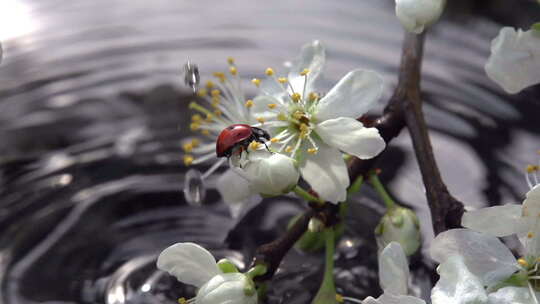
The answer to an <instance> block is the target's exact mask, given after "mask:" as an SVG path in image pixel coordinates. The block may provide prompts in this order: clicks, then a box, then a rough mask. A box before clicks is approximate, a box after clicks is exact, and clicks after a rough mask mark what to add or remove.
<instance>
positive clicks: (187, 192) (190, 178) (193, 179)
mask: <svg viewBox="0 0 540 304" xmlns="http://www.w3.org/2000/svg"><path fill="white" fill-rule="evenodd" d="M184 197H185V199H186V201H187V202H188V204H190V205H198V206H200V205H202V203H203V201H204V198H205V197H206V187H205V186H204V180H203V178H202V174H201V172H200V171H199V170H197V169H189V171H188V172H187V173H186V179H185V181H184Z"/></svg>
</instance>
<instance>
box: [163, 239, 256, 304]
mask: <svg viewBox="0 0 540 304" xmlns="http://www.w3.org/2000/svg"><path fill="white" fill-rule="evenodd" d="M157 267H158V268H159V269H161V270H164V271H166V272H168V273H169V274H171V275H172V276H175V277H176V279H178V281H180V282H182V283H184V284H189V285H194V286H196V287H198V288H199V291H198V292H197V296H196V297H195V298H194V299H191V300H188V301H187V303H196V304H228V303H239V304H256V303H257V294H256V292H255V290H254V287H253V282H252V281H251V279H249V278H248V277H247V276H246V275H244V274H241V273H238V272H231V273H223V272H222V271H221V270H220V268H219V267H218V264H217V263H216V260H215V259H214V257H213V256H212V254H211V253H210V252H208V251H207V250H206V249H204V248H203V247H201V246H199V245H197V244H194V243H176V244H174V245H172V246H170V247H168V248H166V249H165V250H163V252H161V254H160V255H159V257H158V260H157Z"/></svg>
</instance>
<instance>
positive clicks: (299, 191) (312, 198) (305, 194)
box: [293, 185, 324, 204]
mask: <svg viewBox="0 0 540 304" xmlns="http://www.w3.org/2000/svg"><path fill="white" fill-rule="evenodd" d="M293 191H294V193H296V195H298V196H299V197H300V198H303V199H305V200H306V201H309V202H315V203H318V204H324V202H323V201H322V200H321V199H320V198H317V197H315V196H313V195H311V194H310V193H309V192H307V191H306V190H304V189H302V187H300V186H298V185H296V187H294V189H293Z"/></svg>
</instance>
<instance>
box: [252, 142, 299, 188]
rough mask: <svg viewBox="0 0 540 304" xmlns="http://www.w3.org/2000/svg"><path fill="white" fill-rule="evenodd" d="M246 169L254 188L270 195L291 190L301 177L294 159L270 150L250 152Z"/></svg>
mask: <svg viewBox="0 0 540 304" xmlns="http://www.w3.org/2000/svg"><path fill="white" fill-rule="evenodd" d="M255 153H256V155H251V154H255ZM244 171H245V172H246V173H247V175H248V177H249V181H250V182H251V188H252V189H253V190H255V191H257V192H258V193H260V194H264V195H270V196H271V195H280V194H283V193H287V192H289V191H291V190H292V189H293V188H294V187H295V186H296V184H297V183H298V179H299V178H300V172H299V171H298V168H297V167H296V161H295V160H294V159H292V158H290V157H288V156H285V155H283V154H280V153H270V152H268V151H256V152H250V155H249V161H248V162H246V165H245V167H244Z"/></svg>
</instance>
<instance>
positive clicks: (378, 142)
mask: <svg viewBox="0 0 540 304" xmlns="http://www.w3.org/2000/svg"><path fill="white" fill-rule="evenodd" d="M315 132H316V133H317V134H318V135H319V136H320V137H321V139H322V140H323V141H324V142H325V143H327V144H328V145H330V146H333V147H336V148H338V149H340V150H341V151H343V152H346V153H349V154H351V155H354V156H356V157H358V158H360V159H369V158H373V157H375V156H377V155H378V154H379V153H381V151H382V150H384V147H385V146H386V143H385V142H384V139H382V137H381V136H380V135H379V130H377V129H376V128H364V126H363V125H362V123H361V122H359V121H357V120H356V119H354V118H349V117H340V118H335V119H329V120H325V121H323V122H321V123H319V124H317V125H316V127H315Z"/></svg>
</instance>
